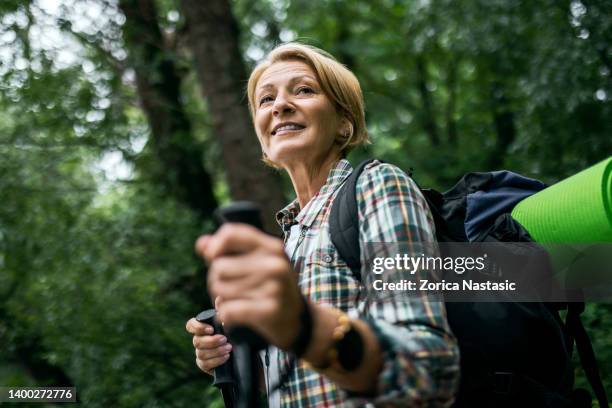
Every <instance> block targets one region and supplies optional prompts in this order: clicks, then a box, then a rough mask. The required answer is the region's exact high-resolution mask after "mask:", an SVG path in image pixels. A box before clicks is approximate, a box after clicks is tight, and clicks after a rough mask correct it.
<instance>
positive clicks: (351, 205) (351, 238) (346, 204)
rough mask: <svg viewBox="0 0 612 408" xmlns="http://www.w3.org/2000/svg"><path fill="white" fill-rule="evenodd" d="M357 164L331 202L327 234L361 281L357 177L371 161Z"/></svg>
mask: <svg viewBox="0 0 612 408" xmlns="http://www.w3.org/2000/svg"><path fill="white" fill-rule="evenodd" d="M373 160H374V159H368V160H365V161H363V162H361V163H360V164H359V166H357V167H356V168H355V169H354V170H353V172H352V173H351V174H350V175H349V177H348V178H347V179H346V181H345V182H344V184H343V185H342V187H340V191H338V194H337V195H336V198H335V199H334V202H333V203H332V209H331V213H330V215H329V234H330V236H331V241H332V243H333V244H334V246H335V247H336V249H337V250H338V253H339V254H340V256H341V257H342V259H344V261H345V262H346V264H347V265H348V266H349V268H351V271H352V272H353V276H354V277H355V278H356V279H357V280H359V281H361V260H360V250H359V209H358V208H357V191H356V190H357V179H358V178H359V176H360V175H361V173H362V172H363V169H364V168H365V167H366V166H367V165H368V164H369V163H371V162H372V161H373Z"/></svg>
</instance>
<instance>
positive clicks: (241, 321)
mask: <svg viewBox="0 0 612 408" xmlns="http://www.w3.org/2000/svg"><path fill="white" fill-rule="evenodd" d="M276 306H277V301H276V299H271V298H264V299H260V298H258V297H256V296H254V297H253V298H251V299H236V300H225V301H224V302H223V307H222V308H221V309H219V315H220V316H221V319H222V320H223V322H224V323H225V325H226V326H227V327H231V326H248V327H251V328H252V329H254V330H256V331H258V330H260V329H261V327H258V326H261V322H262V321H263V320H269V317H270V316H271V315H272V313H273V312H274V311H275V310H276V309H275V308H276Z"/></svg>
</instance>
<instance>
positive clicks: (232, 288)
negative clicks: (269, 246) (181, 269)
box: [208, 278, 283, 310]
mask: <svg viewBox="0 0 612 408" xmlns="http://www.w3.org/2000/svg"><path fill="white" fill-rule="evenodd" d="M208 287H209V290H210V292H211V293H214V294H215V295H219V296H222V297H223V299H224V300H223V303H222V305H223V304H225V302H228V301H235V300H238V299H243V300H252V301H260V300H262V299H266V298H273V299H280V298H281V297H282V295H283V289H282V282H280V281H279V280H277V279H264V280H260V279H253V278H245V279H234V280H220V279H211V280H210V281H209V284H208ZM222 308H223V306H220V307H219V308H218V309H217V310H219V309H222Z"/></svg>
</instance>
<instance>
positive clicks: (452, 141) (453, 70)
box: [446, 61, 457, 147]
mask: <svg viewBox="0 0 612 408" xmlns="http://www.w3.org/2000/svg"><path fill="white" fill-rule="evenodd" d="M446 85H447V87H448V103H447V105H446V133H447V137H448V143H449V145H450V146H452V147H457V121H456V120H455V109H456V105H457V63H456V62H455V61H451V62H450V63H449V65H448V80H447V83H446Z"/></svg>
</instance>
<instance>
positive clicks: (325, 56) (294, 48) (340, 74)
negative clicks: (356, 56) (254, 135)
mask: <svg viewBox="0 0 612 408" xmlns="http://www.w3.org/2000/svg"><path fill="white" fill-rule="evenodd" d="M283 61H302V62H304V63H305V64H306V65H308V66H309V67H310V68H311V69H312V70H313V71H314V73H315V75H316V77H317V80H318V81H319V83H320V84H321V88H322V90H323V92H324V93H325V95H326V96H327V97H328V98H329V99H330V100H331V101H332V103H333V104H334V106H335V107H336V110H337V111H338V112H339V114H340V115H341V116H344V117H345V118H346V119H347V120H348V121H349V122H350V125H351V131H350V134H349V135H348V137H347V138H346V140H345V141H343V143H342V146H341V148H340V151H341V153H342V156H343V157H344V156H346V154H347V153H348V152H349V151H350V150H351V149H352V148H354V147H356V146H360V145H364V144H367V143H369V139H368V132H367V129H366V125H365V113H364V102H363V94H362V92H361V86H360V85H359V81H358V80H357V78H356V77H355V75H354V74H353V73H352V72H351V71H350V70H349V69H348V68H347V67H345V66H344V65H342V64H341V63H339V62H338V61H337V60H336V59H335V58H334V57H333V56H331V55H330V54H329V53H327V52H325V51H323V50H321V49H319V48H316V47H313V46H311V45H306V44H301V43H297V42H290V43H285V44H281V45H279V46H277V47H276V48H274V49H273V50H272V51H270V53H269V54H268V55H267V56H266V58H265V59H264V60H263V61H262V62H260V63H259V64H258V65H257V66H256V67H255V68H254V69H253V72H251V76H250V77H249V83H248V85H247V94H248V98H249V110H250V111H251V118H252V119H253V121H255V111H256V107H257V104H256V102H255V87H256V86H257V82H258V81H259V78H260V77H261V75H262V74H263V72H264V71H265V70H266V69H268V68H269V67H270V66H271V65H272V64H274V63H277V62H283ZM263 160H264V162H265V163H267V164H269V165H272V166H274V167H276V166H275V165H274V163H273V162H271V161H270V160H268V159H267V158H266V157H265V156H264V158H263Z"/></svg>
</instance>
